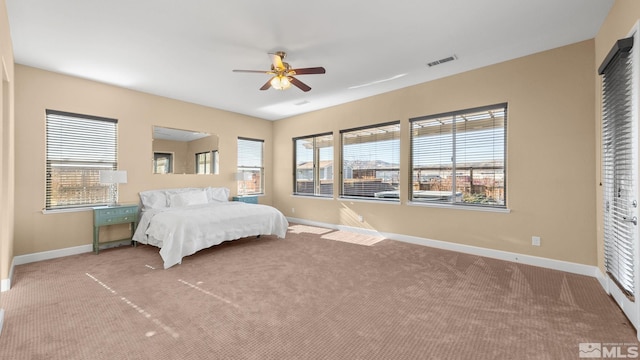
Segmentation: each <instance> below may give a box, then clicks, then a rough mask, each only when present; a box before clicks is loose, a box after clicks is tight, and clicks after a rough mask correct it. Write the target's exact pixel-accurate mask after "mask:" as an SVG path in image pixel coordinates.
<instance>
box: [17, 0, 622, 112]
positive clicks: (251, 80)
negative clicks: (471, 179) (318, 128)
mask: <svg viewBox="0 0 640 360" xmlns="http://www.w3.org/2000/svg"><path fill="white" fill-rule="evenodd" d="M6 2H7V8H8V13H9V22H10V29H11V36H12V42H13V47H14V55H15V61H16V63H19V64H23V65H29V66H34V67H37V68H42V69H46V70H50V71H55V72H60V73H63V74H69V75H73V76H79V77H83V78H87V79H92V80H97V81H100V82H104V83H108V84H113V85H117V86H122V87H126V88H130V89H134V90H138V91H142V92H146V93H151V94H156V95H161V96H166V97H169V98H174V99H179V100H183V101H187V102H192V103H196V104H201V105H205V106H210V107H215V108H219V109H224V110H229V111H234V112H238V113H242V114H247V115H251V116H256V117H259V118H263V119H269V120H277V119H282V118H286V117H289V116H293V115H296V114H300V113H305V112H309V111H313V110H317V109H321V108H325V107H329V106H333V105H338V104H341V103H345V102H349V101H353V100H356V99H360V98H364V97H368V96H372V95H375V94H380V93H384V92H388V91H392V90H395V89H399V88H403V87H406V86H410V85H414V84H418V83H422V82H426V81H430V80H433V79H437V78H441V77H444V76H448V75H452V74H456V73H460V72H463V71H468V70H471V69H475V68H479V67H483V66H487V65H490V64H494V63H498V62H502V61H506V60H510V59H514V58H517V57H521V56H525V55H528V54H532V53H536V52H540V51H544V50H548V49H552V48H556V47H559V46H563V45H567V44H571V43H575V42H578V41H582V40H586V39H591V38H593V37H594V36H595V35H596V33H597V31H598V29H599V28H600V26H601V24H602V22H603V21H604V19H605V17H606V15H607V13H608V12H609V9H610V8H611V6H612V4H613V2H614V0H482V1H478V0H439V1H433V0H366V1H365V0H350V1H345V0H324V1H299V0H298V1H294V0H270V1H261V0H233V1H222V0H181V1H176V0H110V1H98V0H56V1H52V0H7V1H6ZM277 50H284V51H286V52H287V54H288V55H287V58H286V61H287V62H289V63H290V64H291V66H292V67H294V68H303V67H316V66H323V67H325V68H326V70H327V73H326V74H325V75H300V76H298V79H299V80H301V81H303V82H305V83H306V84H308V85H309V86H311V87H312V90H311V91H309V92H307V93H304V92H302V91H300V90H299V89H297V88H294V87H292V88H290V89H288V90H285V91H278V90H274V89H270V90H267V91H260V90H258V88H260V86H262V85H263V84H264V83H265V82H266V81H267V80H268V79H269V75H266V74H251V73H234V72H232V70H233V69H255V70H268V69H269V68H270V64H271V60H270V58H269V57H268V55H267V53H269V52H274V51H277ZM451 55H455V56H456V57H457V60H455V61H452V62H447V63H444V64H441V65H438V66H435V67H431V68H430V67H427V66H426V64H427V63H428V62H431V61H435V60H439V59H442V58H445V57H448V56H451ZM363 85H365V86H363Z"/></svg>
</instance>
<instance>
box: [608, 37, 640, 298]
mask: <svg viewBox="0 0 640 360" xmlns="http://www.w3.org/2000/svg"><path fill="white" fill-rule="evenodd" d="M616 45H617V47H616V48H614V50H615V51H614V50H612V52H610V53H609V56H608V58H607V60H606V61H605V63H604V64H603V66H601V67H600V71H599V72H600V74H601V75H603V78H602V82H603V86H602V116H603V118H602V164H603V165H602V172H603V174H602V178H603V179H602V182H603V197H604V199H603V200H604V243H605V248H604V253H605V268H606V270H607V273H609V275H610V276H611V277H612V278H613V279H614V280H615V282H616V283H617V284H618V285H619V286H620V287H621V289H622V290H623V291H625V292H626V293H627V295H629V296H630V297H631V296H632V295H633V294H634V292H635V278H634V277H635V276H634V273H635V269H634V257H635V253H636V252H637V249H636V242H637V241H636V237H637V230H636V224H634V223H633V222H632V221H633V217H634V214H635V213H636V207H637V204H636V203H635V201H636V200H637V199H636V191H637V189H636V188H635V187H636V186H635V183H636V181H637V179H636V174H637V169H636V168H635V167H636V165H635V161H634V152H636V151H637V150H636V149H634V146H635V145H634V135H635V134H637V129H636V127H637V125H636V123H635V121H634V119H633V113H632V106H633V104H632V98H633V72H632V66H633V61H632V56H631V53H630V50H631V47H632V45H633V38H629V39H623V40H620V41H619V42H618V43H617V44H616Z"/></svg>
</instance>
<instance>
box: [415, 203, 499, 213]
mask: <svg viewBox="0 0 640 360" xmlns="http://www.w3.org/2000/svg"><path fill="white" fill-rule="evenodd" d="M407 205H408V206H418V207H430V208H438V209H453V210H471V211H481V212H493V213H501V214H509V213H511V209H509V208H495V207H486V206H469V205H455V204H438V203H426V202H418V201H407Z"/></svg>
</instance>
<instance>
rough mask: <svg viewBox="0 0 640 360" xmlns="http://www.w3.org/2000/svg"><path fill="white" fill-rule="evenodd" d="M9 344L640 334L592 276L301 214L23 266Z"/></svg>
mask: <svg viewBox="0 0 640 360" xmlns="http://www.w3.org/2000/svg"><path fill="white" fill-rule="evenodd" d="M0 299H1V306H2V307H3V308H4V309H5V311H6V313H5V324H4V329H3V331H2V335H1V336H0V359H12V360H13V359H65V360H66V359H110V360H113V359H172V360H173V359H527V358H530V359H577V358H578V357H579V350H578V347H579V344H580V343H586V342H589V343H626V344H636V343H637V341H636V335H635V330H634V329H633V328H632V327H631V326H630V324H629V322H628V321H627V319H626V318H625V317H624V316H623V315H622V313H621V311H620V310H619V309H618V307H617V306H616V305H615V304H614V303H613V301H612V300H611V299H610V298H609V297H608V296H607V295H606V294H605V293H604V292H603V290H602V288H601V287H600V285H599V284H598V282H597V281H596V280H595V279H593V278H589V277H585V276H579V275H573V274H567V273H562V272H558V271H552V270H546V269H541V268H536V267H531V266H526V265H521V264H514V263H508V262H503V261H498V260H492V259H486V258H481V257H478V256H471V255H464V254H458V253H454V252H448V251H443V250H437V249H432V248H428V247H422V246H418V245H412V244H406V243H401V242H396V241H392V240H381V239H378V238H372V237H368V238H367V237H363V236H362V235H357V234H350V233H344V232H339V231H333V230H328V229H321V228H315V227H308V226H302V225H294V224H292V226H291V228H290V231H289V233H288V234H287V238H286V239H276V238H275V237H262V238H259V239H255V238H250V239H243V240H239V241H235V242H231V243H225V244H223V245H220V246H217V247H214V248H211V249H207V250H204V251H201V252H199V253H197V254H196V255H193V256H191V257H188V258H185V259H184V261H183V263H182V264H181V265H178V266H175V267H172V268H170V269H168V270H163V269H162V261H161V259H160V256H159V255H158V249H157V248H154V247H149V246H139V247H137V248H130V247H123V248H117V249H110V250H105V251H101V252H100V255H94V254H92V253H88V254H82V255H77V256H70V257H66V258H61V259H55V260H49V261H43V262H39V263H33V264H27V265H21V266H17V267H16V269H15V278H14V283H13V288H12V289H11V290H10V291H8V292H5V293H3V294H2V296H1V297H0Z"/></svg>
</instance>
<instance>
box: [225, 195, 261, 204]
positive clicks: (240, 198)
mask: <svg viewBox="0 0 640 360" xmlns="http://www.w3.org/2000/svg"><path fill="white" fill-rule="evenodd" d="M231 200H233V201H242V202H244V203H247V204H257V203H258V197H257V196H255V195H245V196H234V197H232V198H231Z"/></svg>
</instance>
